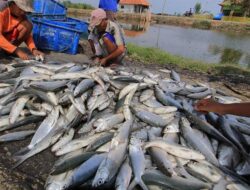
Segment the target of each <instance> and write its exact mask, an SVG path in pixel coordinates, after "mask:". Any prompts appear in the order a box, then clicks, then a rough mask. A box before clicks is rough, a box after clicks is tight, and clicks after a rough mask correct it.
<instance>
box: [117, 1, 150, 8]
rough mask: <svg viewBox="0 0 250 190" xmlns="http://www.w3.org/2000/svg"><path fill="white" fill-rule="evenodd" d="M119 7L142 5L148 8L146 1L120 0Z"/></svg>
mask: <svg viewBox="0 0 250 190" xmlns="http://www.w3.org/2000/svg"><path fill="white" fill-rule="evenodd" d="M120 4H121V5H143V6H147V7H149V5H150V4H149V2H148V1H147V0H120Z"/></svg>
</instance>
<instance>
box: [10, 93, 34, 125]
mask: <svg viewBox="0 0 250 190" xmlns="http://www.w3.org/2000/svg"><path fill="white" fill-rule="evenodd" d="M29 99H30V97H29V96H22V97H20V98H18V99H17V100H16V102H15V104H14V105H13V106H12V108H11V111H10V114H9V115H10V124H13V123H15V122H16V120H17V118H18V117H19V115H20V113H21V111H22V110H23V108H24V106H25V104H26V103H27V102H28V101H29Z"/></svg>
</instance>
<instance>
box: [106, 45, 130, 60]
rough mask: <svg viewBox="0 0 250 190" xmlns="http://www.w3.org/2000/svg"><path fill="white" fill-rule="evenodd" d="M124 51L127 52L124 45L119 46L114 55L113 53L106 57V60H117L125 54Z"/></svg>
mask: <svg viewBox="0 0 250 190" xmlns="http://www.w3.org/2000/svg"><path fill="white" fill-rule="evenodd" d="M124 51H125V47H124V45H121V46H118V48H117V49H116V50H115V51H114V52H113V53H111V54H109V55H108V56H107V57H105V59H106V61H110V60H113V59H116V58H117V57H119V56H120V55H121V54H123V53H124Z"/></svg>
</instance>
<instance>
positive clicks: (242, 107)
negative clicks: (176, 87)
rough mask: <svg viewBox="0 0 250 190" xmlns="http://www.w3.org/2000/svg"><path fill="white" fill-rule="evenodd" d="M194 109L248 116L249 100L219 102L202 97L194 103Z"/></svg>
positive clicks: (249, 113) (249, 109) (249, 110)
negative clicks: (231, 102)
mask: <svg viewBox="0 0 250 190" xmlns="http://www.w3.org/2000/svg"><path fill="white" fill-rule="evenodd" d="M195 109H196V110H197V111H200V112H214V113H217V114H219V115H225V114H232V115H237V116H245V117H250V102H249V103H234V104H221V103H218V102H215V101H214V100H212V99H203V100H200V101H199V102H198V103H197V104H196V105H195Z"/></svg>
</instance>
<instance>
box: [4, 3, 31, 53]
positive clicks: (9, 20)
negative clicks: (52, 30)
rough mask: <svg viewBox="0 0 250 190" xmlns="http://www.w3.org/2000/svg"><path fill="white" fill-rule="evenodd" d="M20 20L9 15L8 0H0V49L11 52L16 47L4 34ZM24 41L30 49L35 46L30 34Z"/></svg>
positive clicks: (10, 30) (11, 29)
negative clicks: (5, 0)
mask: <svg viewBox="0 0 250 190" xmlns="http://www.w3.org/2000/svg"><path fill="white" fill-rule="evenodd" d="M22 21H23V18H15V17H13V16H12V15H11V13H10V8H9V5H8V2H4V1H1V0H0V49H3V50H5V51H7V52H9V53H13V52H14V51H15V50H16V48H17V47H16V46H15V45H13V44H11V42H9V41H8V39H7V38H6V36H7V34H9V33H11V32H12V31H13V30H14V29H15V28H16V27H17V26H18V25H19V24H20V22H22ZM25 43H26V45H27V46H28V48H29V49H30V50H32V49H34V48H36V46H35V43H34V40H33V37H32V35H30V36H29V38H28V39H27V40H26V41H25Z"/></svg>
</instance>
